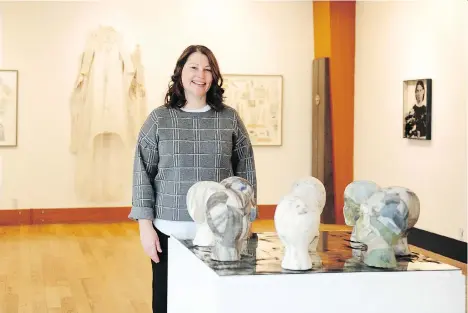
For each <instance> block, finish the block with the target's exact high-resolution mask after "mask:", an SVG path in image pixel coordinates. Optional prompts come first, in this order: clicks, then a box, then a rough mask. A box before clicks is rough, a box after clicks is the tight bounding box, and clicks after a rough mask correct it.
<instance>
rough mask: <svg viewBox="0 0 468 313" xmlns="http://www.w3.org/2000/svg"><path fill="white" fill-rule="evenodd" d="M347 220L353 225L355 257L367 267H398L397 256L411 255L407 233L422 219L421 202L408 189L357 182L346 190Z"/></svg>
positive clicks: (352, 238) (345, 209)
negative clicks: (420, 214) (420, 215)
mask: <svg viewBox="0 0 468 313" xmlns="http://www.w3.org/2000/svg"><path fill="white" fill-rule="evenodd" d="M343 210H344V214H345V221H346V223H347V224H348V225H352V226H354V227H353V233H352V235H351V247H352V248H353V255H354V256H356V257H360V258H361V260H362V261H363V262H364V263H365V264H366V265H368V266H373V267H378V268H395V267H396V266H397V259H396V256H404V255H409V254H410V253H411V252H410V250H409V248H408V242H407V234H408V231H409V229H411V228H412V227H413V226H414V225H415V224H416V222H417V220H418V218H419V210H420V203H419V199H418V197H417V196H416V194H415V193H414V192H412V191H411V190H409V189H408V188H404V187H399V186H392V187H386V188H381V187H379V186H378V185H377V184H375V183H373V182H369V181H357V182H353V183H351V184H350V185H348V186H347V188H346V189H345V206H344V208H343Z"/></svg>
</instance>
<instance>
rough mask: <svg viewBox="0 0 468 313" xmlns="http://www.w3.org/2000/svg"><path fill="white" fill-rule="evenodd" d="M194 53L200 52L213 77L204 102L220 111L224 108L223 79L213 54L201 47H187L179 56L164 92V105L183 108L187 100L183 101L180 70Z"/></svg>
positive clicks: (183, 94)
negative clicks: (204, 57) (205, 59)
mask: <svg viewBox="0 0 468 313" xmlns="http://www.w3.org/2000/svg"><path fill="white" fill-rule="evenodd" d="M194 52H200V53H202V54H204V55H206V57H207V58H208V63H209V64H210V67H211V73H212V75H213V83H212V84H211V86H210V89H209V90H208V92H207V94H206V102H207V104H208V105H209V106H210V107H211V108H212V109H213V110H215V111H221V110H222V109H223V108H224V103H223V100H224V98H223V94H224V89H223V88H222V87H221V86H222V85H223V77H222V76H221V73H220V70H219V66H218V61H217V60H216V57H215V56H214V54H213V52H211V50H210V49H208V48H207V47H205V46H202V45H191V46H188V47H187V48H185V50H184V51H183V52H182V54H181V55H180V57H179V59H178V60H177V63H176V66H175V68H174V73H173V74H172V76H171V81H170V82H169V89H168V90H167V92H166V97H165V99H164V105H165V106H166V107H168V108H182V107H183V106H185V104H186V101H187V100H186V99H185V93H184V86H183V85H182V69H183V68H184V65H185V63H186V62H187V59H188V57H189V56H190V55H191V54H192V53H194Z"/></svg>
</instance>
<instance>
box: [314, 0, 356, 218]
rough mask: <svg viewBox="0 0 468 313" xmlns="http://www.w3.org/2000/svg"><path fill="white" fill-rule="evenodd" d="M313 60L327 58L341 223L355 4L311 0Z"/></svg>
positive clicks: (348, 174)
mask: <svg viewBox="0 0 468 313" xmlns="http://www.w3.org/2000/svg"><path fill="white" fill-rule="evenodd" d="M313 19H314V25H313V27H314V53H315V55H314V58H320V57H328V58H329V59H330V93H331V97H330V98H331V119H332V121H331V125H332V136H333V146H332V149H333V167H334V168H333V171H334V187H335V215H336V221H335V223H336V224H344V216H343V204H344V199H343V192H344V189H345V188H346V185H347V184H349V183H350V182H351V181H352V180H353V155H354V151H353V150H354V56H355V23H356V2H355V1H314V2H313Z"/></svg>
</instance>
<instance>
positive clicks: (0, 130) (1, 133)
mask: <svg viewBox="0 0 468 313" xmlns="http://www.w3.org/2000/svg"><path fill="white" fill-rule="evenodd" d="M0 141H5V127H3V123H2V122H0Z"/></svg>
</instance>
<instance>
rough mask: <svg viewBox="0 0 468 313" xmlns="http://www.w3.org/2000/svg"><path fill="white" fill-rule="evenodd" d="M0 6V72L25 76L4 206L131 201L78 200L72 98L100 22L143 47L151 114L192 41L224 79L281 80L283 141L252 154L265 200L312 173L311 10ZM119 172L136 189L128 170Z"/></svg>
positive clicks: (0, 196)
mask: <svg viewBox="0 0 468 313" xmlns="http://www.w3.org/2000/svg"><path fill="white" fill-rule="evenodd" d="M208 8H209V9H210V10H212V12H208V10H207V9H208ZM0 9H1V20H2V28H1V29H2V34H1V35H0V37H1V38H2V45H1V46H2V51H1V55H2V60H0V61H1V65H2V68H8V69H17V70H19V109H18V110H19V112H18V146H17V147H13V148H4V147H1V148H0V157H1V163H2V164H1V166H2V169H3V171H2V173H1V176H2V177H0V179H1V180H2V182H3V184H2V185H1V189H0V209H15V208H70V207H85V206H127V205H129V204H130V201H131V189H130V188H128V189H127V190H128V193H127V194H125V195H124V197H123V200H121V201H114V202H111V201H108V202H106V203H90V202H86V201H83V200H80V199H79V198H77V197H76V194H75V191H74V175H75V162H76V159H75V156H74V155H73V154H71V153H70V113H69V99H70V95H71V92H72V89H73V87H74V84H75V82H76V79H77V75H78V64H79V61H80V57H81V53H82V51H83V49H84V43H85V41H86V36H87V34H88V33H89V32H90V31H92V30H94V29H95V28H96V27H98V26H99V25H110V26H113V27H114V28H116V29H117V30H119V31H121V32H122V33H123V35H124V38H125V42H126V46H127V47H128V48H129V49H132V48H133V47H134V46H135V45H136V44H140V46H141V49H142V53H143V62H144V66H145V70H146V85H147V92H148V94H147V96H148V107H149V109H150V110H151V109H153V108H155V107H157V106H159V105H161V104H162V101H163V96H164V93H165V89H166V87H167V84H168V81H169V78H170V75H171V73H172V71H173V66H174V65H175V61H176V59H177V57H178V56H179V54H180V53H181V52H182V50H183V49H184V48H185V47H186V46H187V45H189V44H204V45H207V46H208V47H210V48H211V49H212V50H213V52H214V53H215V55H216V56H217V58H218V61H219V63H220V66H221V71H222V72H223V73H235V74H281V75H283V79H284V81H283V84H284V85H283V86H284V89H283V92H284V95H283V100H284V102H283V124H282V126H283V143H282V145H281V146H279V147H254V150H255V155H256V163H257V170H258V172H257V173H258V200H259V203H260V204H275V203H277V202H278V200H279V198H280V197H281V195H282V194H284V193H285V192H286V191H287V190H288V189H289V187H290V184H291V183H292V181H293V180H294V179H296V178H298V177H301V176H304V175H309V174H310V172H311V105H310V104H311V76H312V75H311V64H312V57H313V51H314V50H313V33H312V31H313V29H312V4H311V3H308V2H272V3H270V2H247V1H246V2H236V3H233V2H224V1H222V2H221V1H164V2H162V1H131V2H127V4H114V5H112V6H107V7H106V6H104V4H97V3H78V2H68V3H63V2H29V3H8V4H6V3H2V4H1V6H0ZM129 149H131V150H132V151H133V147H130V148H129ZM122 175H123V176H126V178H127V179H128V182H129V183H130V182H131V173H128V172H124V173H122Z"/></svg>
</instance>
